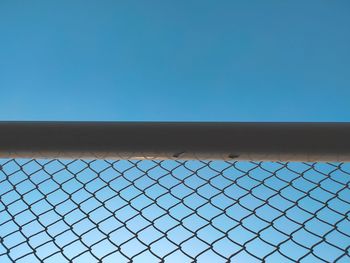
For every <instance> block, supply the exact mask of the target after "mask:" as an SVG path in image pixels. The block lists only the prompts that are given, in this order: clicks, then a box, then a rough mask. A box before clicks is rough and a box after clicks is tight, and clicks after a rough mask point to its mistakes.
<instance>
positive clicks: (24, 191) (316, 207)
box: [0, 159, 350, 263]
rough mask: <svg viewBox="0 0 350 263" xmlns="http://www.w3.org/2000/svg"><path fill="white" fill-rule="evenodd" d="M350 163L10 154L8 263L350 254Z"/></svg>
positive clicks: (4, 201) (2, 253)
mask: <svg viewBox="0 0 350 263" xmlns="http://www.w3.org/2000/svg"><path fill="white" fill-rule="evenodd" d="M349 188H350V164H349V163H297V162H295V163H284V162H283V163H282V162H241V161H239V162H226V161H200V160H193V161H175V160H166V161H154V160H144V161H131V160H118V161H108V160H69V161H68V160H35V159H34V160H22V159H21V160H20V159H6V160H5V159H3V160H0V197H1V199H0V237H1V239H0V262H1V263H3V262H4V263H5V262H85V263H86V262H248V263H249V262H350V255H349V252H350V222H349V221H350V220H349V219H350V216H349V215H350V189H349Z"/></svg>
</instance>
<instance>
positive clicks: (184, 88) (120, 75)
mask: <svg viewBox="0 0 350 263" xmlns="http://www.w3.org/2000/svg"><path fill="white" fill-rule="evenodd" d="M146 2H147V3H146ZM349 11H350V2H349V1H345V0H338V1H329V0H308V1H294V0H293V1H292V0H290V1H277V0H276V1H272V0H271V1H258V0H256V1H205V0H201V1H188V0H186V1H180V0H179V1H79V0H76V1H14V0H11V1H7V0H4V1H1V2H0V92H1V103H0V120H109V121H137V120H139V121H146V120H149V121H166V120H167V121H350V77H349V76H350V48H349V46H350V30H349V25H350V16H349Z"/></svg>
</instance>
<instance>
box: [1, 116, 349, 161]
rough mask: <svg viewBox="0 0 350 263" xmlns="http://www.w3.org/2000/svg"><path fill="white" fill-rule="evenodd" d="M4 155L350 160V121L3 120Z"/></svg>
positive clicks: (68, 157)
mask: <svg viewBox="0 0 350 263" xmlns="http://www.w3.org/2000/svg"><path fill="white" fill-rule="evenodd" d="M0 157H1V158H66V159H71V158H74V159H77V158H87V159H90V158H97V159H100V158H103V159H203V160H210V159H221V160H257V161H335V162H343V161H350V123H344V122H343V123H320V122H318V123H306V122H279V123H278V122H260V123H259V122H0Z"/></svg>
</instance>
